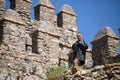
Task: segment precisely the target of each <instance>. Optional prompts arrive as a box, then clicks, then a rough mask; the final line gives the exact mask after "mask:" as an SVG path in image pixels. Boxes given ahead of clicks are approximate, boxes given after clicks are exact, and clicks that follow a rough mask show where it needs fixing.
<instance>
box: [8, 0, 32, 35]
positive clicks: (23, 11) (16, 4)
mask: <svg viewBox="0 0 120 80" xmlns="http://www.w3.org/2000/svg"><path fill="white" fill-rule="evenodd" d="M9 1H10V8H11V9H13V10H15V11H17V12H18V13H19V15H20V16H21V18H22V20H23V21H24V22H25V23H26V26H25V28H26V33H30V31H29V30H30V29H31V25H30V22H31V0H9Z"/></svg>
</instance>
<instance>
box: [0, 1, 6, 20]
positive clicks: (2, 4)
mask: <svg viewBox="0 0 120 80" xmlns="http://www.w3.org/2000/svg"><path fill="white" fill-rule="evenodd" d="M4 12H5V0H0V19H1V17H2V15H3V13H4Z"/></svg>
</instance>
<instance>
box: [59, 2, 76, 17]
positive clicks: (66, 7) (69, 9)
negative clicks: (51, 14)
mask: <svg viewBox="0 0 120 80" xmlns="http://www.w3.org/2000/svg"><path fill="white" fill-rule="evenodd" d="M60 12H64V13H68V14H71V15H74V16H76V14H75V13H74V11H73V9H72V7H71V6H69V5H67V4H64V5H63V7H62V9H61V10H60Z"/></svg>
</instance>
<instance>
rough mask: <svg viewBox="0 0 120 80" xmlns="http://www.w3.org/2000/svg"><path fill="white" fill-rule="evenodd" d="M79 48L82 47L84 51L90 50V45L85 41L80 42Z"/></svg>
mask: <svg viewBox="0 0 120 80" xmlns="http://www.w3.org/2000/svg"><path fill="white" fill-rule="evenodd" d="M77 46H78V47H80V48H81V49H82V50H86V49H88V45H87V44H86V43H85V41H84V40H83V41H79V42H78V44H77Z"/></svg>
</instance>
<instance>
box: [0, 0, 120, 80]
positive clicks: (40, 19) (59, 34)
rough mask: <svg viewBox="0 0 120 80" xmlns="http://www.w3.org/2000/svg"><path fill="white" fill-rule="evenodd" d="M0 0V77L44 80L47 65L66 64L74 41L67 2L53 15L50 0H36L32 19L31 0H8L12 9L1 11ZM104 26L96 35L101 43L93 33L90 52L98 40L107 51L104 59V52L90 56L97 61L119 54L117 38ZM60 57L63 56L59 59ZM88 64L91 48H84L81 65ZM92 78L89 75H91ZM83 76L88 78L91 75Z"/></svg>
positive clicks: (72, 19)
mask: <svg viewBox="0 0 120 80" xmlns="http://www.w3.org/2000/svg"><path fill="white" fill-rule="evenodd" d="M0 1H1V2H0V4H1V5H0V18H2V20H0V79H1V80H45V78H46V72H47V69H48V68H49V67H52V66H56V65H58V64H59V65H64V66H68V62H69V61H68V60H69V55H68V54H70V53H72V50H71V46H72V44H73V43H74V42H75V41H76V32H77V26H76V14H75V13H74V11H73V9H72V8H71V7H70V6H68V5H64V6H63V7H62V9H61V10H60V12H59V13H58V14H57V16H56V15H54V10H55V8H54V6H53V5H52V3H51V2H50V0H40V1H39V3H38V4H37V5H36V6H35V7H34V9H35V19H36V20H31V18H30V14H31V0H10V8H11V9H13V10H11V9H9V10H8V11H7V12H6V13H5V14H4V10H5V0H0ZM17 12H18V13H19V14H18V13H17ZM3 14H4V16H3ZM19 15H20V16H19ZM105 30H106V31H105V32H104V30H102V31H101V32H103V34H102V37H100V38H103V42H105V43H104V44H105V45H104V44H102V42H101V41H99V39H100V38H98V37H96V38H97V40H98V41H97V40H94V41H93V51H92V52H97V51H99V50H102V49H103V48H101V47H99V46H98V45H99V43H100V46H103V47H106V46H107V48H105V49H104V50H103V51H101V52H102V53H106V51H107V52H108V53H109V52H110V55H109V54H105V55H104V56H105V60H104V56H103V55H99V54H98V55H97V54H96V55H95V56H92V57H93V58H98V59H99V57H100V60H101V61H100V62H99V64H101V63H105V61H106V62H107V61H108V60H109V62H110V63H111V62H113V61H112V60H114V61H115V62H116V61H117V60H118V62H119V59H120V58H119V56H118V55H116V52H117V47H118V46H117V42H118V41H117V40H118V39H117V37H116V36H115V35H114V34H113V32H111V30H110V29H109V28H105ZM106 33H107V34H106ZM111 33H112V34H113V36H111V35H112V34H111ZM28 35H29V36H28ZM98 35H99V34H98ZM103 35H107V36H103ZM100 36H101V35H100ZM106 37H107V38H106ZM100 40H101V39H100ZM94 42H95V43H94ZM113 42H114V43H113ZM96 43H97V44H96ZM101 44H102V45H101ZM94 49H96V50H94ZM97 53H98V52H97ZM113 53H115V54H113ZM106 56H107V59H106ZM60 59H63V60H62V61H60ZM116 59H117V60H116ZM95 61H97V59H95ZM95 61H94V62H95ZM91 65H92V58H91V50H89V49H88V50H87V54H86V64H85V66H87V68H90V67H91ZM97 69H98V68H97ZM114 69H115V71H112V73H119V71H117V70H118V69H119V68H117V69H116V67H115V68H114ZM89 72H90V71H89ZM106 72H107V71H106ZM85 73H87V71H82V74H85ZM103 73H104V72H103ZM92 74H93V75H95V77H94V78H97V77H98V75H101V74H102V73H101V74H98V72H94V73H92ZM97 74H98V75H97ZM114 76H115V77H117V78H115V79H119V75H118V74H114ZM71 77H72V76H71ZM101 77H102V78H100V79H103V78H107V74H106V75H101ZM83 78H85V76H81V78H80V79H83ZM94 78H93V77H92V79H94ZM98 78H99V77H98ZM98 78H97V79H98ZM76 79H77V77H76ZM85 79H91V77H87V78H85ZM111 79H114V78H111Z"/></svg>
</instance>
